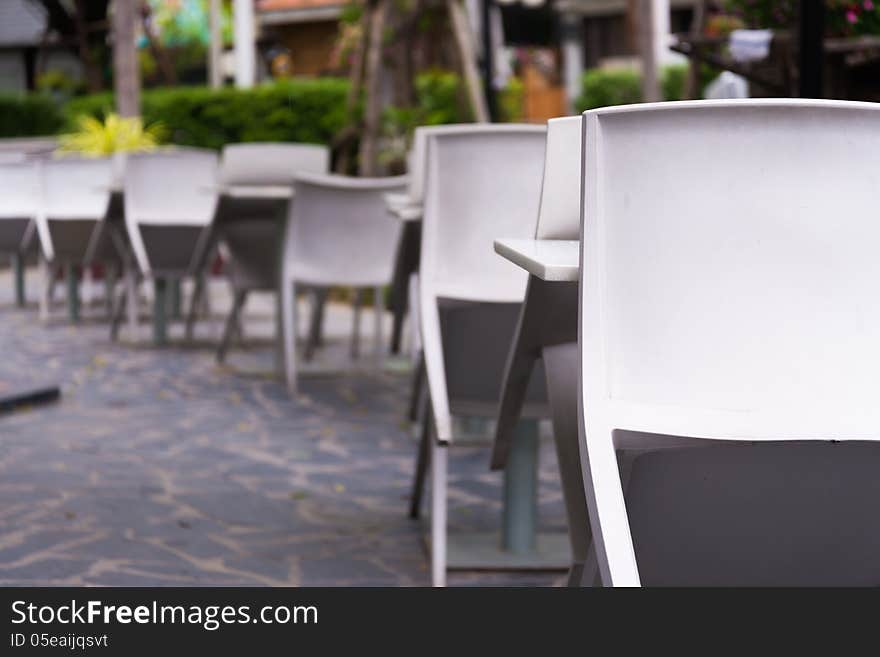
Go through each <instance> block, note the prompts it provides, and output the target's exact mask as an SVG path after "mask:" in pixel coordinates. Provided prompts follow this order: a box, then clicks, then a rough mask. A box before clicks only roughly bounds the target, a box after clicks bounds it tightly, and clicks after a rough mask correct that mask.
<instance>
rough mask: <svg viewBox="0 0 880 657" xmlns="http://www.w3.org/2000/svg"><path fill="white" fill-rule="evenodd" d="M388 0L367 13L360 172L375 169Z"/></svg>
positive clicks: (365, 173) (378, 1) (375, 171)
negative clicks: (364, 102) (367, 32)
mask: <svg viewBox="0 0 880 657" xmlns="http://www.w3.org/2000/svg"><path fill="white" fill-rule="evenodd" d="M388 2H389V0H376V4H375V7H374V8H373V11H372V12H371V15H370V33H369V36H368V37H367V38H368V45H367V52H366V70H365V76H364V77H365V78H366V79H365V83H366V95H367V98H366V108H365V110H364V133H363V137H362V139H361V159H360V174H361V175H362V176H375V175H377V174H378V172H379V131H380V129H381V127H382V126H381V119H382V37H383V33H384V28H385V17H386V14H387V13H388Z"/></svg>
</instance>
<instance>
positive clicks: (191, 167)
mask: <svg viewBox="0 0 880 657" xmlns="http://www.w3.org/2000/svg"><path fill="white" fill-rule="evenodd" d="M218 163H219V158H218V157H217V154H216V153H215V152H214V151H209V150H204V149H195V148H187V149H180V150H177V149H175V150H168V151H159V152H153V153H136V154H131V155H129V156H128V157H127V158H126V160H125V173H124V187H125V225H126V228H127V229H128V237H129V241H130V242H131V247H132V250H133V252H134V255H135V258H136V260H137V263H138V266H139V267H140V269H141V271H142V272H144V273H147V272H152V273H155V272H159V271H166V272H167V271H177V272H180V271H182V270H184V269H187V268H190V267H191V266H192V264H193V263H195V262H197V261H198V259H199V257H200V256H201V253H202V252H203V250H204V248H205V246H206V244H207V241H208V240H207V233H208V227H209V226H210V225H211V222H212V221H213V219H214V211H215V209H216V207H217V199H218V196H219V189H218V184H219V176H218V170H219V165H218ZM142 228H143V229H142ZM181 229H182V230H181ZM198 229H202V232H201V233H198ZM145 231H150V233H151V235H153V236H154V237H155V238H156V239H151V240H147V239H146V238H147V237H148V236H147V235H146V234H145ZM174 234H177V236H178V238H179V240H178V238H175V237H174ZM196 234H198V235H200V236H199V237H198V238H195V237H194V236H195V235H196ZM175 240H178V241H175ZM193 240H195V243H194V244H193V243H192V242H193ZM148 243H150V244H152V247H151V248H149V249H148V248H147V247H148Z"/></svg>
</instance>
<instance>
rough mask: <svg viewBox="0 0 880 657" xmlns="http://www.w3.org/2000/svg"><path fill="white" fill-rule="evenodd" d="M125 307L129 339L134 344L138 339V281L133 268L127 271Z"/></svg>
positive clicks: (128, 268) (130, 267)
mask: <svg viewBox="0 0 880 657" xmlns="http://www.w3.org/2000/svg"><path fill="white" fill-rule="evenodd" d="M125 306H126V311H127V314H128V338H129V340H131V341H132V342H135V341H137V338H138V281H137V273H136V272H135V270H134V267H133V266H129V267H127V268H126V271H125Z"/></svg>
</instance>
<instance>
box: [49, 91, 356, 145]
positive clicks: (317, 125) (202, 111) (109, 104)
mask: <svg viewBox="0 0 880 657" xmlns="http://www.w3.org/2000/svg"><path fill="white" fill-rule="evenodd" d="M347 89H348V83H347V81H346V80H343V79H338V78H320V79H316V80H285V81H282V82H277V83H273V84H269V85H262V86H259V87H255V88H254V89H249V90H241V89H232V88H224V89H218V90H214V89H209V88H205V87H174V88H167V89H153V90H149V91H145V92H144V94H143V98H142V102H141V106H142V107H141V112H142V115H143V119H144V122H145V123H146V124H148V125H149V124H153V123H160V124H162V126H164V129H165V130H166V132H167V136H168V140H169V141H170V142H171V143H174V144H179V145H183V146H200V147H204V148H215V149H219V148H221V147H222V146H223V145H224V144H227V143H234V142H247V141H295V142H306V143H317V144H326V143H329V142H330V140H331V139H332V138H333V136H334V135H335V134H336V132H337V131H339V130H340V129H341V128H342V127H343V126H344V125H345V119H346V117H345V96H346V92H347ZM112 110H113V96H112V94H109V93H107V94H95V95H91V96H82V97H80V98H75V99H73V100H71V101H70V102H69V103H68V105H67V107H66V112H65V113H66V116H67V119H68V126H74V125H75V122H76V120H77V117H79V116H80V115H83V114H85V115H87V116H93V117H95V118H98V119H103V118H105V117H106V116H107V115H108V114H109V113H110V112H112Z"/></svg>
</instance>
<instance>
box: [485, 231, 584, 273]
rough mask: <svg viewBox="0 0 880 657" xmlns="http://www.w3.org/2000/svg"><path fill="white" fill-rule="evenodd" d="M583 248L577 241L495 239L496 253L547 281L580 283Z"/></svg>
mask: <svg viewBox="0 0 880 657" xmlns="http://www.w3.org/2000/svg"><path fill="white" fill-rule="evenodd" d="M580 248H581V243H580V242H579V241H578V240H525V239H509V240H504V239H501V240H495V253H497V254H498V255H500V256H501V257H502V258H506V259H507V260H510V261H511V262H512V263H513V264H515V265H518V266H519V267H522V268H523V269H525V270H526V271H527V272H529V276H530V277H532V276H534V277H536V278H539V279H541V280H542V281H547V282H548V283H550V282H554V283H577V280H578V276H580Z"/></svg>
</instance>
